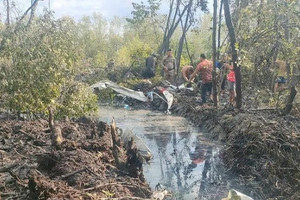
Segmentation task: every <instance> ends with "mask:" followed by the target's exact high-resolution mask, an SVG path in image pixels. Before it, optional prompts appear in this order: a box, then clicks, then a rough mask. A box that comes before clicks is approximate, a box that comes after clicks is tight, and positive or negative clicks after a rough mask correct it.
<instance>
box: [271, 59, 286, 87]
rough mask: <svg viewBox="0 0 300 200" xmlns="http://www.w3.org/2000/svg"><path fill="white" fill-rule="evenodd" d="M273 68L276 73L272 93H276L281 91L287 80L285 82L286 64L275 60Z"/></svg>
mask: <svg viewBox="0 0 300 200" xmlns="http://www.w3.org/2000/svg"><path fill="white" fill-rule="evenodd" d="M275 67H276V69H277V70H278V73H277V79H276V80H275V85H274V92H278V91H281V90H282V89H283V88H284V86H285V84H286V82H287V80H286V77H287V70H286V68H287V64H286V62H285V61H282V60H277V61H276V62H275Z"/></svg>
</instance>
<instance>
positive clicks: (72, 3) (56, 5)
mask: <svg viewBox="0 0 300 200" xmlns="http://www.w3.org/2000/svg"><path fill="white" fill-rule="evenodd" d="M11 1H14V2H15V4H16V8H17V9H16V10H19V11H22V12H24V11H25V10H26V9H27V8H28V7H29V6H30V3H31V0H11ZM143 1H144V2H146V0H143ZM0 2H1V3H0V9H1V13H3V14H1V20H2V21H4V18H5V17H6V16H5V14H4V13H5V12H4V6H3V1H0ZM132 2H141V0H43V1H40V3H39V10H38V11H39V12H41V11H42V10H43V9H44V8H47V9H48V8H49V6H50V9H51V10H52V11H54V12H55V16H56V17H61V16H66V15H67V16H71V17H74V18H75V19H77V20H78V19H80V18H81V17H82V16H84V15H92V14H93V13H94V12H97V13H101V14H102V15H103V16H104V17H105V18H108V19H109V18H112V17H113V16H119V17H130V13H131V11H132ZM162 2H165V3H164V4H165V6H162V9H163V10H166V11H167V6H166V5H167V2H168V0H162ZM211 6H212V5H209V7H211ZM161 12H163V11H161Z"/></svg>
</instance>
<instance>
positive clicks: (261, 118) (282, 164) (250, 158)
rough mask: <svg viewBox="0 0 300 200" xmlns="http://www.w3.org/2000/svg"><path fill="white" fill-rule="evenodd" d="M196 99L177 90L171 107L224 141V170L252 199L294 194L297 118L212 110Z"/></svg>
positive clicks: (299, 173) (299, 190) (299, 157)
mask: <svg viewBox="0 0 300 200" xmlns="http://www.w3.org/2000/svg"><path fill="white" fill-rule="evenodd" d="M197 98H198V97H195V96H194V97H189V98H186V96H185V95H184V94H177V95H176V99H177V103H176V104H175V105H174V106H173V108H172V112H173V113H174V114H178V115H181V116H184V117H186V118H188V119H189V120H191V121H192V122H193V123H195V124H196V125H198V126H201V127H203V128H205V129H206V130H207V132H208V135H207V136H208V137H210V138H212V139H214V140H220V141H222V142H223V143H224V151H223V153H222V158H223V161H224V163H225V164H226V167H227V168H228V170H227V172H228V173H232V174H236V175H238V176H239V182H240V184H243V185H245V186H246V187H247V188H248V190H249V191H251V192H252V196H253V197H254V199H261V200H265V199H277V200H281V199H282V200H287V199H290V200H295V199H300V167H299V166H300V165H299V163H300V154H299V152H300V151H299V149H300V133H299V129H300V123H299V122H300V119H299V117H296V116H282V115H281V114H280V112H278V110H276V109H248V110H236V109H233V108H231V107H226V106H225V107H224V106H221V107H220V108H218V109H216V108H214V107H213V105H212V104H207V105H203V106H200V105H199V103H197ZM253 192H254V193H253Z"/></svg>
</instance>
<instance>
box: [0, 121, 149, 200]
mask: <svg viewBox="0 0 300 200" xmlns="http://www.w3.org/2000/svg"><path fill="white" fill-rule="evenodd" d="M57 126H59V127H60V129H61V132H62V135H63V138H64V141H63V142H62V143H61V145H60V146H59V147H54V146H52V145H51V129H50V128H49V126H48V122H47V121H46V120H36V121H11V120H8V121H0V133H1V134H0V159H1V160H2V161H3V162H1V164H0V191H1V192H0V195H1V196H0V197H1V198H0V199H9V198H10V199H11V198H14V199H99V198H120V197H122V198H125V199H126V198H129V197H135V198H148V197H150V196H151V190H150V188H149V186H148V185H147V184H146V183H145V182H144V179H143V175H142V170H143V169H142V163H143V161H142V159H141V157H140V156H139V155H138V153H137V150H136V147H135V146H134V145H130V146H129V148H128V149H125V148H124V147H123V145H122V142H121V141H120V138H118V134H117V131H118V129H117V128H116V127H115V125H108V124H106V123H103V122H99V123H98V122H96V121H94V120H91V119H89V118H81V119H78V120H75V121H61V122H58V123H57Z"/></svg>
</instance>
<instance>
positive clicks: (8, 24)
mask: <svg viewBox="0 0 300 200" xmlns="http://www.w3.org/2000/svg"><path fill="white" fill-rule="evenodd" d="M6 24H7V27H9V26H10V5H9V0H6Z"/></svg>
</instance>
